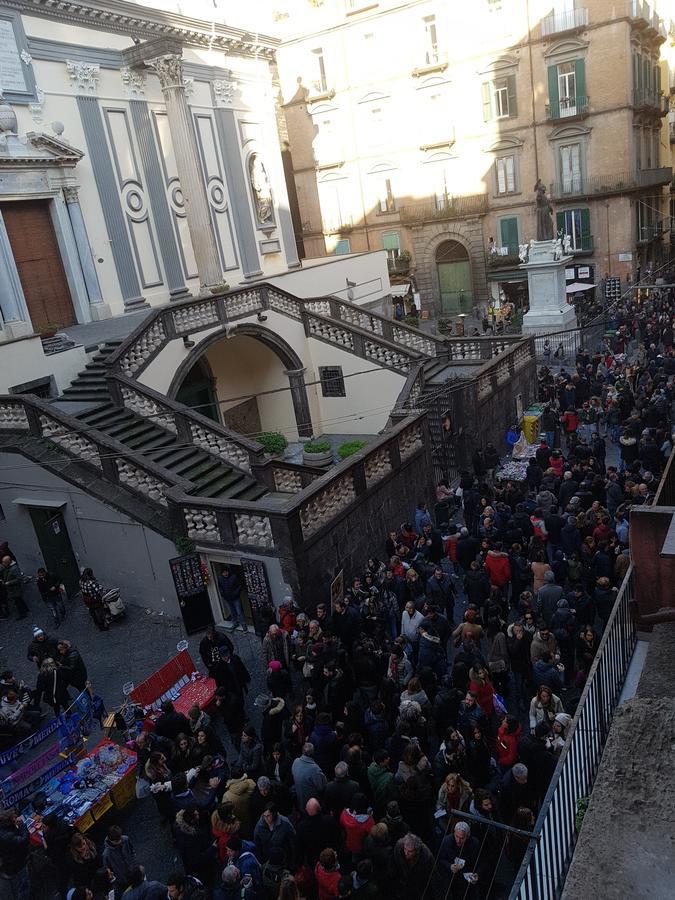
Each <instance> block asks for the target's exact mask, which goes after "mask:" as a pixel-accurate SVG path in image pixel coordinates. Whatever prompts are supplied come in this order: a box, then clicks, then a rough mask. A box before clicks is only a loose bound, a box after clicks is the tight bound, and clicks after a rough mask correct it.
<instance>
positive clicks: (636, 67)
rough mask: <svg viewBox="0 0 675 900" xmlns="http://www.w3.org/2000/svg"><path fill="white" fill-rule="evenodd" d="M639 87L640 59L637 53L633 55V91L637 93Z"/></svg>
mask: <svg viewBox="0 0 675 900" xmlns="http://www.w3.org/2000/svg"><path fill="white" fill-rule="evenodd" d="M639 87H640V57H639V56H638V55H637V53H634V54H633V90H634V91H637V90H638V89H639Z"/></svg>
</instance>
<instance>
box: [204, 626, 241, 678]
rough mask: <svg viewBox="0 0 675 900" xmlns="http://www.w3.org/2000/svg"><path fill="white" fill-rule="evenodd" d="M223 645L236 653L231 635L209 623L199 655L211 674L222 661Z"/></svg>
mask: <svg viewBox="0 0 675 900" xmlns="http://www.w3.org/2000/svg"><path fill="white" fill-rule="evenodd" d="M221 647H226V648H227V649H228V650H229V652H230V653H234V644H233V643H232V641H231V640H230V639H229V637H228V636H227V635H226V634H224V633H223V632H222V631H218V630H217V629H216V626H215V625H209V626H208V628H207V629H206V634H205V635H204V637H203V638H202V639H201V641H200V642H199V655H200V656H201V658H202V662H203V663H204V665H205V666H206V669H207V671H208V673H209V675H211V674H212V670H213V669H214V668H215V667H216V666H217V665H218V663H219V662H220V649H221Z"/></svg>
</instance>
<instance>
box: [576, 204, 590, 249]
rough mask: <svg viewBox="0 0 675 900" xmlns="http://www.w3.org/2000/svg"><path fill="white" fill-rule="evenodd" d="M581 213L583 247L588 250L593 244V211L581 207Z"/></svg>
mask: <svg viewBox="0 0 675 900" xmlns="http://www.w3.org/2000/svg"><path fill="white" fill-rule="evenodd" d="M579 212H580V213H581V247H582V249H584V250H586V249H589V248H590V246H591V211H590V209H580V210H579Z"/></svg>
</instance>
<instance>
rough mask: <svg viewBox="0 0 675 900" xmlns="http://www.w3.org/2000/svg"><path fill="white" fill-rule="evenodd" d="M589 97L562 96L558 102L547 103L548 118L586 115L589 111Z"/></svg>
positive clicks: (569, 117)
mask: <svg viewBox="0 0 675 900" xmlns="http://www.w3.org/2000/svg"><path fill="white" fill-rule="evenodd" d="M588 104H589V100H588V97H584V96H577V97H562V98H561V99H560V100H558V102H557V103H547V104H546V118H547V119H550V120H551V121H552V120H554V119H571V118H573V117H574V116H585V115H586V114H587V113H588V111H589V110H588Z"/></svg>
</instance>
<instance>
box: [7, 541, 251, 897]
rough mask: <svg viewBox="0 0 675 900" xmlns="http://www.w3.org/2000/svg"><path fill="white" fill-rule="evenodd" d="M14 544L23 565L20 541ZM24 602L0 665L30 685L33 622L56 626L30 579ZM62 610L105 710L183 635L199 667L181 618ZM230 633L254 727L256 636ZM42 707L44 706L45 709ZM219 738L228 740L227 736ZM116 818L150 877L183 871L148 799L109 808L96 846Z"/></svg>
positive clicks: (65, 630)
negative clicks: (102, 623)
mask: <svg viewBox="0 0 675 900" xmlns="http://www.w3.org/2000/svg"><path fill="white" fill-rule="evenodd" d="M12 549H13V550H14V552H15V553H16V554H17V557H18V559H19V563H20V564H21V552H20V547H13V548H12ZM27 574H30V573H27ZM26 600H27V602H28V605H29V607H30V614H29V616H28V618H26V619H23V620H22V621H16V620H14V619H12V620H9V621H7V620H5V621H3V622H2V624H1V626H0V666H2V668H3V669H4V668H10V669H12V671H13V672H14V673H15V675H16V676H17V677H20V678H23V679H24V681H25V682H26V683H27V684H29V685H30V686H34V684H35V678H36V674H37V673H36V668H35V665H34V664H33V663H32V662H30V661H29V660H28V659H27V656H26V650H27V648H28V644H29V642H30V641H31V639H32V625H33V624H36V625H39V626H40V627H41V628H43V629H44V630H45V631H47V632H48V633H49V634H53V633H54V628H53V623H52V620H51V615H50V613H49V611H48V609H47V607H46V606H45V605H44V604H43V603H42V601H41V600H40V597H39V595H38V593H37V589H36V588H35V586H34V585H28V587H27V590H26ZM67 608H68V615H67V618H66V620H65V622H64V623H63V624H62V625H61V627H60V628H59V629H58V630H57V631H56V634H58V636H59V637H64V638H67V639H68V640H70V641H71V642H72V643H73V644H74V645H75V646H76V647H77V649H78V650H79V651H80V653H81V654H82V657H83V659H84V661H85V663H86V665H87V669H88V672H89V677H90V679H91V681H92V683H93V685H94V690H95V692H96V693H97V694H99V695H100V696H101V697H102V698H103V699H104V701H105V703H106V707H107V709H108V710H111V709H115V708H116V707H118V706H119V705H120V704H121V703H122V701H123V699H124V696H123V693H122V685H123V684H124V683H125V682H128V681H133V682H135V683H136V684H139V683H140V682H141V681H143V680H144V679H145V678H147V677H148V676H149V675H151V674H152V673H153V672H154V671H155V670H156V669H158V668H159V667H160V666H161V665H163V664H164V663H165V662H166V661H167V660H168V659H170V658H171V657H172V656H173V655H174V654H175V653H176V645H177V644H178V642H179V641H181V640H187V641H188V643H189V649H190V653H191V655H192V658H193V660H194V661H195V664H196V665H197V668H198V669H200V670H202V671H203V666H202V662H201V659H200V658H199V641H200V640H201V638H202V635H201V634H197V635H193V636H192V637H189V638H188V637H187V636H186V634H185V632H184V630H183V623H182V621H181V620H178V619H175V618H171V617H169V616H163V615H159V614H156V613H152V614H151V613H148V612H146V610H145V609H143V608H141V607H137V606H132V605H130V604H128V605H127V618H126V619H125V621H124V622H120V623H114V624H112V625H111V627H110V630H109V631H106V632H100V631H98V629H97V628H96V627H95V626H94V623H93V622H92V620H91V618H90V616H89V614H88V612H87V611H86V609H85V607H84V605H83V604H82V603H81V601H79V600H73V601H70V602H69V603H68V604H67ZM230 636H231V637H233V640H234V642H235V644H236V647H237V652H238V653H239V655H240V656H241V658H242V660H243V662H244V664H245V665H246V667H247V668H248V670H249V671H250V673H251V679H252V680H251V686H250V691H249V694H248V699H247V710H248V712H249V715H250V717H251V721H253V722H254V723H255V724H256V725H259V712H258V710H257V709H256V708H255V707H254V705H253V701H254V699H255V698H256V696H257V695H258V694H259V693H260V692H261V691H262V690H264V687H265V685H264V677H263V673H262V671H261V668H260V640H259V638H258V637H257V636H256V635H255V634H254V633H253V632H252V631H249V632H248V633H246V634H244V633H242V632H239V631H237V632H235V633H234V635H232V634H231V635H230ZM44 709H45V711H48V710H49V708H48V707H44ZM100 736H101V733H100V731H99V729H98V726H97V725H95V727H94V732H93V733H92V735H91V736H90V738H89V741H90V746H93V745H95V744H96V742H97V741H98V739H99V738H100ZM223 737H224V735H223ZM224 743H225V745H226V746H227V745H228V742H227V741H226V740H225V741H224ZM113 824H120V825H121V826H122V827H123V828H124V829H125V832H126V834H128V835H129V836H130V838H131V840H132V842H133V844H134V846H135V848H136V855H137V857H138V859H139V861H140V862H142V863H143V864H144V865H145V867H146V870H147V875H148V879H152V878H156V879H158V880H162V879H164V878H165V877H166V876H167V875H168V874H169V872H170V871H172V870H175V869H177V868H178V869H180V862H179V861H178V859H177V857H176V852H175V850H174V847H173V842H172V840H171V835H170V832H169V829H168V828H167V827H166V826H162V825H160V820H159V817H158V815H157V811H156V806H155V802H154V800H153V799H152V798H151V797H150V798H147V799H144V800H140V801H135V802H132V803H131V804H129V806H127V807H126V809H125V810H123V811H121V812H116V811H113V810H111V811H110V812H109V813H108V814H107V815H106V816H105V817H104V818H103V819H102V821H101V823H100V824H99V825H98V826H95V827H94V829H92V831H91V832H90V835H91V836H92V837H93V838H94V840H96V842H97V843H98V844H100V843H101V842H102V841H103V838H104V837H105V832H106V830H107V829H108V828H109V827H110V825H113Z"/></svg>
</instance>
